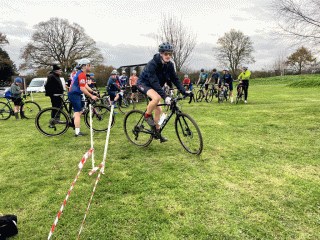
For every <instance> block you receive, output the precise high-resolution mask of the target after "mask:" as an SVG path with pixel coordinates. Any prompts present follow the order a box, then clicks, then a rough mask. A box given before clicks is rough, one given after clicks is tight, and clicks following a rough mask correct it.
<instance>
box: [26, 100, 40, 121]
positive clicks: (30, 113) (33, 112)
mask: <svg viewBox="0 0 320 240" xmlns="http://www.w3.org/2000/svg"><path fill="white" fill-rule="evenodd" d="M40 111H41V108H40V106H39V104H38V103H36V102H32V101H26V102H25V103H24V115H25V117H26V118H27V119H35V118H36V116H37V114H38V113H39V112H40Z"/></svg>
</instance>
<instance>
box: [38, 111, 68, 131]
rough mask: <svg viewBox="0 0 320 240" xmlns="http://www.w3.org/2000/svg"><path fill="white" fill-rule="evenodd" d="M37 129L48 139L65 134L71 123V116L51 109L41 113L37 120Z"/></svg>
mask: <svg viewBox="0 0 320 240" xmlns="http://www.w3.org/2000/svg"><path fill="white" fill-rule="evenodd" d="M35 123H36V127H37V129H38V130H39V132H41V133H42V134H43V135H45V136H47V137H52V136H59V135H62V134H64V133H65V132H66V131H67V130H68V128H69V123H70V118H69V116H68V115H67V114H66V113H65V112H64V111H61V110H60V109H59V108H55V107H50V108H45V109H43V110H42V111H40V112H39V113H38V114H37V116H36V118H35Z"/></svg>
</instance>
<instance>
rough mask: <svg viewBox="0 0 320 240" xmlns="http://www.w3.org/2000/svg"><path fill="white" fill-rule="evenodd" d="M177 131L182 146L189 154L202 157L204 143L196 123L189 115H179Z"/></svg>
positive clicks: (176, 121) (176, 124)
mask: <svg viewBox="0 0 320 240" xmlns="http://www.w3.org/2000/svg"><path fill="white" fill-rule="evenodd" d="M175 129H176V133H177V136H178V139H179V141H180V143H181V145H182V146H183V147H184V149H185V150H187V152H189V153H191V154H196V155H200V154H201V152H202V148H203V141H202V135H201V132H200V129H199V127H198V125H197V124H196V122H195V121H194V120H193V119H192V118H191V117H190V116H189V115H187V114H185V113H179V114H178V115H177V117H176V120H175Z"/></svg>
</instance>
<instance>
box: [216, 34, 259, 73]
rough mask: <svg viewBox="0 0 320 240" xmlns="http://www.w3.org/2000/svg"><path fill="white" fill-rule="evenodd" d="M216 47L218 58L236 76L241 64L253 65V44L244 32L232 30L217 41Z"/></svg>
mask: <svg viewBox="0 0 320 240" xmlns="http://www.w3.org/2000/svg"><path fill="white" fill-rule="evenodd" d="M217 44H218V47H214V49H213V50H214V51H215V52H216V53H217V54H216V58H217V59H218V61H219V62H221V63H222V64H224V65H225V66H229V68H230V69H231V73H232V74H236V71H237V70H238V69H239V66H240V65H241V64H248V63H253V62H254V58H253V56H252V53H253V51H254V49H253V42H252V41H251V40H250V37H248V36H245V35H244V34H243V32H241V31H236V30H234V29H232V30H231V31H230V32H228V33H225V34H224V36H223V37H220V38H219V39H218V41H217Z"/></svg>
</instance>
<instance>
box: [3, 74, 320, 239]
mask: <svg viewBox="0 0 320 240" xmlns="http://www.w3.org/2000/svg"><path fill="white" fill-rule="evenodd" d="M287 78H291V76H288V77H287ZM254 81H255V80H252V81H250V87H249V98H248V103H247V104H244V103H240V104H238V105H235V104H230V103H223V104H218V103H217V100H216V99H214V101H213V102H212V103H204V102H203V103H192V104H190V105H188V104H187V103H183V104H182V109H183V110H184V111H185V112H186V113H188V114H189V115H191V116H192V117H193V118H194V119H195V121H196V122H197V123H198V125H199V127H200V129H201V132H202V135H203V138H204V150H203V152H202V154H201V156H193V155H190V154H188V153H187V152H186V151H184V150H183V148H182V146H181V145H180V144H179V142H178V140H177V137H176V135H175V132H174V127H173V121H172V120H171V122H170V123H169V126H167V127H166V129H165V131H164V135H165V136H166V137H167V138H169V142H167V143H163V144H160V143H159V142H158V141H155V140H154V141H153V142H152V143H151V144H150V146H148V147H147V148H138V147H136V146H133V145H131V144H130V143H129V142H128V140H127V139H126V137H125V135H124V132H123V126H122V124H123V119H124V116H123V115H121V114H118V115H117V116H116V123H115V126H114V127H113V128H112V130H111V137H110V143H109V147H108V156H107V162H106V169H105V174H104V175H102V176H101V179H100V180H99V183H98V185H97V188H96V192H95V195H94V197H93V201H92V204H91V207H90V210H89V213H88V216H87V218H86V222H85V224H84V227H83V230H82V234H81V239H319V238H320V233H319V232H320V203H319V199H320V189H319V182H320V166H319V160H320V152H319V144H320V140H319V135H320V132H319V131H320V128H319V118H320V111H319V104H320V95H319V89H318V88H292V87H288V86H286V85H284V82H281V83H278V82H276V80H274V79H270V84H260V83H259V82H258V81H257V82H254ZM267 81H268V80H266V82H267ZM285 81H287V82H286V84H288V83H290V82H292V81H294V80H293V79H285ZM35 100H37V102H39V103H40V105H41V106H42V107H45V106H49V99H48V98H45V97H44V96H43V95H40V94H38V95H37V96H35ZM81 130H82V131H86V132H89V131H88V129H86V127H85V125H84V124H83V119H82V126H81ZM0 135H1V136H2V140H1V142H0V147H1V149H2V151H1V156H0V167H1V174H0V192H1V201H0V212H2V213H3V214H9V213H10V214H16V215H17V216H18V228H19V234H18V236H16V237H15V238H14V239H46V238H47V236H48V234H49V231H50V229H51V226H52V224H53V221H54V220H55V217H56V215H57V213H58V211H59V209H60V206H61V205H62V203H63V201H64V199H65V196H66V194H67V192H68V190H69V188H70V186H71V184H72V182H73V180H74V178H75V176H76V174H77V172H78V167H77V166H78V163H79V162H80V160H81V158H82V156H83V154H84V153H85V152H86V151H87V150H88V149H89V148H90V138H89V137H83V138H75V137H74V132H73V130H72V129H69V130H68V132H67V133H66V134H64V135H63V136H60V137H54V138H48V137H45V136H43V135H41V134H40V133H39V132H38V131H37V129H36V128H35V125H34V121H31V120H27V121H24V120H23V121H16V120H14V119H13V118H12V117H11V118H10V119H9V120H7V121H1V122H0ZM105 138H106V134H105V133H95V135H94V142H95V155H96V158H95V159H96V162H97V163H98V162H101V161H102V157H103V150H104V144H105ZM90 168H91V158H89V160H88V162H87V163H86V164H85V166H84V168H83V171H82V173H81V175H80V178H79V179H78V180H77V182H76V185H75V187H74V189H73V191H72V192H71V195H70V197H69V199H68V201H67V204H66V206H65V208H64V210H63V214H62V215H61V217H60V220H59V222H58V224H57V227H56V229H55V231H54V233H53V237H52V239H76V237H77V233H78V231H79V229H80V226H81V223H82V220H83V217H84V214H85V211H86V208H87V204H88V202H89V199H90V197H91V193H92V189H93V186H94V183H95V181H96V177H97V173H95V174H94V175H93V176H89V175H88V174H87V173H88V172H89V170H90Z"/></svg>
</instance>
